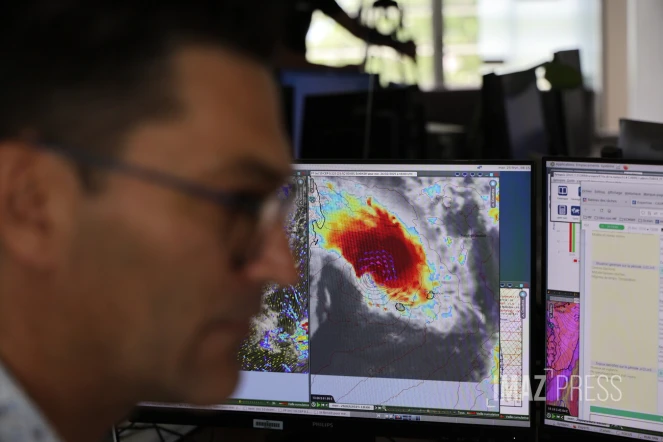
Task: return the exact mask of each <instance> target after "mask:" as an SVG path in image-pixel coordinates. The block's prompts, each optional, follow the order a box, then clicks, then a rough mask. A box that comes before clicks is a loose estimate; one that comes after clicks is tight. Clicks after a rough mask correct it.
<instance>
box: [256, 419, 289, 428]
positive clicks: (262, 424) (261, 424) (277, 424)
mask: <svg viewBox="0 0 663 442" xmlns="http://www.w3.org/2000/svg"><path fill="white" fill-rule="evenodd" d="M253 428H263V429H267V430H283V422H281V421H265V420H260V419H253Z"/></svg>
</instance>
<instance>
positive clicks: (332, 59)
mask: <svg viewBox="0 0 663 442" xmlns="http://www.w3.org/2000/svg"><path fill="white" fill-rule="evenodd" d="M337 2H338V4H339V5H340V6H341V7H343V9H344V10H345V11H346V12H347V13H348V14H350V15H351V16H353V17H356V16H357V14H358V13H359V11H360V7H361V5H362V3H363V4H364V10H363V11H364V14H363V17H364V18H365V19H367V20H370V21H371V22H374V20H371V18H377V16H376V15H372V14H371V12H370V11H369V9H370V5H372V4H373V2H372V1H370V2H362V0H337ZM400 4H401V6H402V7H403V10H404V13H405V35H406V36H408V37H409V38H411V39H414V40H415V41H416V42H417V45H418V51H419V58H418V65H417V66H416V67H415V65H414V64H413V63H412V62H411V61H409V60H406V59H405V58H404V57H401V56H399V55H398V54H397V53H396V52H395V51H394V50H392V49H390V48H381V47H371V48H370V52H369V54H368V63H367V66H366V67H367V70H368V71H369V72H379V73H380V74H381V79H382V80H383V81H384V82H393V83H401V84H402V83H414V82H415V81H417V80H418V83H419V85H420V86H421V87H422V89H433V88H434V87H435V79H434V69H433V22H432V20H431V1H430V0H404V1H401V2H400ZM375 25H376V26H377V28H378V29H380V30H381V31H382V32H389V31H391V30H392V29H394V25H395V17H390V18H389V19H386V20H378V21H377V23H375ZM307 46H308V54H307V57H308V59H309V61H311V62H313V63H319V64H325V65H329V66H347V65H358V64H361V63H363V62H364V58H365V56H366V45H365V44H364V43H363V42H362V41H361V40H359V39H357V38H356V37H354V36H353V35H351V34H350V33H349V32H347V31H346V30H345V29H343V28H342V27H341V26H339V25H338V24H337V23H336V22H335V21H334V20H332V19H331V18H329V17H327V16H325V15H324V14H322V13H321V12H316V13H315V15H314V17H313V22H312V24H311V29H310V31H309V34H308V37H307Z"/></svg>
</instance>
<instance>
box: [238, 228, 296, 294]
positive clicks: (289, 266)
mask: <svg viewBox="0 0 663 442" xmlns="http://www.w3.org/2000/svg"><path fill="white" fill-rule="evenodd" d="M246 274H247V276H248V277H249V278H250V279H253V280H255V281H259V282H261V283H264V282H271V283H276V284H279V285H281V286H288V285H293V284H296V283H297V281H298V275H297V267H296V266H295V261H294V258H293V256H292V251H291V250H290V246H289V244H288V237H287V236H286V233H285V231H284V229H283V227H282V226H277V227H275V228H274V229H273V230H272V231H271V232H270V233H269V234H268V235H267V236H266V238H265V243H264V245H263V249H262V251H261V253H260V255H259V256H258V258H257V259H256V260H255V261H254V262H252V263H251V264H250V265H249V266H248V268H247V269H246Z"/></svg>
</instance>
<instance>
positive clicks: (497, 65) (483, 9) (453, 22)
mask: <svg viewBox="0 0 663 442" xmlns="http://www.w3.org/2000/svg"><path fill="white" fill-rule="evenodd" d="M337 1H338V3H339V5H341V6H342V7H343V8H344V9H345V10H346V11H347V12H348V13H349V14H350V15H351V16H356V15H357V14H358V13H359V11H360V7H361V6H362V4H363V5H364V16H366V10H367V9H369V8H370V6H371V5H372V4H373V0H337ZM399 3H400V4H401V6H402V7H403V9H404V11H405V27H406V35H408V36H410V37H411V38H413V39H414V40H415V41H416V42H417V45H418V51H419V64H418V69H417V72H418V80H419V85H420V87H421V88H422V89H423V90H431V89H435V88H441V87H446V88H452V89H453V88H474V87H479V86H480V85H481V77H482V76H483V74H485V73H487V72H491V71H498V72H500V71H512V70H516V69H524V68H528V67H531V66H534V65H537V64H540V63H543V62H545V61H548V60H550V58H551V57H552V54H553V52H555V51H558V50H564V49H576V48H580V49H581V51H582V57H583V60H582V61H583V70H584V72H585V75H586V77H587V81H588V84H589V85H590V86H592V87H593V88H594V89H595V90H598V89H600V87H601V84H600V78H601V63H602V61H601V55H600V54H601V8H600V0H443V1H442V4H443V9H442V15H443V27H442V28H441V29H434V24H433V23H434V22H435V20H434V18H433V16H434V10H433V8H434V5H435V4H438V2H436V1H435V0H400V2H399ZM379 28H380V29H383V30H386V29H388V28H389V23H386V22H382V23H379ZM438 36H439V37H438ZM436 38H441V39H442V41H443V55H442V54H440V55H438V54H435V49H434V46H435V45H434V41H435V39H436ZM307 45H308V49H309V50H308V58H309V60H310V61H312V62H314V63H320V64H326V65H331V66H343V65H358V64H361V63H363V61H364V57H365V55H366V46H365V45H364V43H363V42H362V41H360V40H359V39H357V38H355V37H353V36H352V35H351V34H350V33H348V32H347V31H345V29H343V28H342V27H341V26H339V25H338V24H336V22H334V21H333V20H332V19H330V18H329V17H326V16H325V15H324V14H322V13H319V12H317V13H316V14H315V16H314V18H313V23H312V25H311V30H310V32H309V34H308V37H307ZM369 56H370V57H369V58H370V60H371V62H370V63H369V64H368V66H367V69H368V70H369V72H379V73H380V74H381V77H382V79H383V81H390V82H396V83H411V82H412V81H413V76H412V73H413V69H412V65H411V64H410V63H409V62H406V61H403V60H402V58H400V57H398V56H397V54H396V53H395V52H394V51H393V50H391V49H387V48H377V47H376V48H372V50H371V52H370V54H369ZM440 57H441V58H442V66H443V78H436V76H435V60H437V59H439V58H440Z"/></svg>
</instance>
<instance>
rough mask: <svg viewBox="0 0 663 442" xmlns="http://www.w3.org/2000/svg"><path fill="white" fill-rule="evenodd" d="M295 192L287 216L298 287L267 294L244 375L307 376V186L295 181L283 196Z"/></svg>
mask: <svg viewBox="0 0 663 442" xmlns="http://www.w3.org/2000/svg"><path fill="white" fill-rule="evenodd" d="M290 192H294V193H295V195H294V196H293V197H294V201H295V206H294V209H293V211H292V212H291V213H290V214H288V219H287V222H286V233H287V236H288V239H289V242H290V249H291V250H292V252H293V256H294V257H295V261H296V264H297V268H298V272H299V281H298V283H297V284H295V285H293V286H288V287H278V286H276V285H270V286H268V287H266V289H265V292H264V300H263V310H262V312H261V314H260V315H258V316H257V317H256V318H255V319H254V321H253V327H252V330H251V333H250V335H249V337H248V338H247V339H246V340H245V341H244V343H243V344H242V347H241V349H240V352H239V358H240V362H241V366H242V370H244V371H267V372H272V373H274V372H279V373H280V372H284V373H307V372H308V368H309V364H308V363H309V334H308V331H309V330H308V329H309V325H308V322H309V320H308V303H309V300H308V282H309V280H308V265H307V263H308V227H307V225H306V219H307V218H306V217H307V210H308V208H307V201H306V198H307V195H306V182H305V180H304V179H303V178H298V179H294V181H293V183H292V185H290V186H285V187H283V188H282V189H281V194H282V195H281V196H283V197H287V196H288V193H290Z"/></svg>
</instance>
